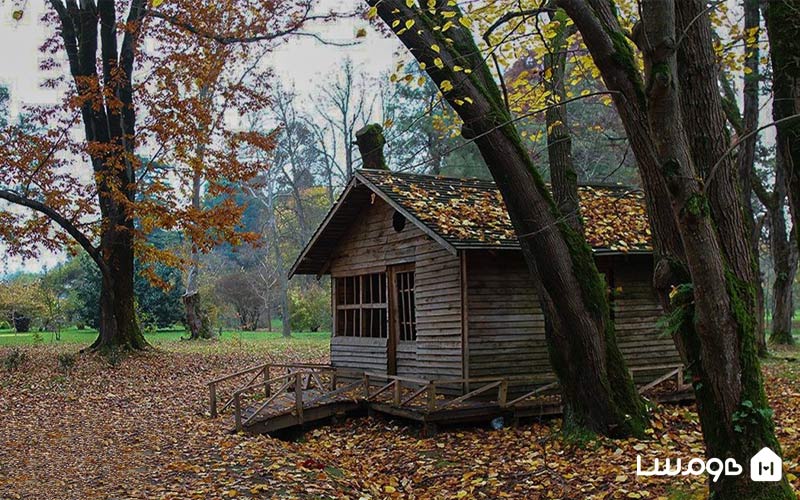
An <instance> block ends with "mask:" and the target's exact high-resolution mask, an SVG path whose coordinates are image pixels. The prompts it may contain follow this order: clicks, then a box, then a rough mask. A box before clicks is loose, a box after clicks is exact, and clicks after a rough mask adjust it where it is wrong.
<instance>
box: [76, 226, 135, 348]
mask: <svg viewBox="0 0 800 500" xmlns="http://www.w3.org/2000/svg"><path fill="white" fill-rule="evenodd" d="M101 248H102V250H103V259H104V261H105V262H106V263H107V266H108V268H109V270H110V272H103V273H102V282H101V283H102V284H101V288H100V325H99V327H98V330H99V332H98V336H97V339H96V340H95V341H94V343H93V344H92V345H91V347H90V349H95V350H99V351H101V352H108V351H112V350H119V349H122V350H127V349H134V350H139V349H145V348H147V347H148V343H147V341H146V340H145V338H144V335H143V334H142V331H141V330H140V329H139V324H138V323H137V321H136V309H135V300H134V287H133V283H134V265H133V240H132V238H131V236H130V233H129V232H128V230H127V229H121V230H120V229H117V230H115V231H107V232H105V233H104V234H103V236H102V244H101Z"/></svg>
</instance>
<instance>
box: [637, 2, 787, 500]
mask: <svg viewBox="0 0 800 500" xmlns="http://www.w3.org/2000/svg"><path fill="white" fill-rule="evenodd" d="M677 3H678V4H680V5H679V7H678V11H680V10H681V9H682V8H685V7H686V6H687V4H688V3H689V2H688V1H687V2H685V3H684V2H677ZM675 7H676V2H674V1H673V0H648V1H645V2H643V4H642V29H643V33H644V36H643V37H642V38H641V40H643V43H642V44H641V45H640V46H641V48H642V50H643V52H644V55H645V63H646V64H645V66H646V68H647V73H648V75H647V87H646V88H647V102H648V108H649V119H650V129H651V130H652V131H653V139H654V142H655V145H656V147H657V150H658V152H659V156H660V157H661V158H662V164H661V171H662V173H663V175H664V177H665V179H666V181H667V185H668V187H669V191H670V195H671V200H672V205H673V208H674V211H675V214H676V216H677V218H678V221H679V229H680V230H681V234H682V237H683V238H682V239H683V242H684V249H685V252H686V258H687V259H686V260H687V264H688V268H689V271H690V273H691V278H692V285H691V286H690V287H685V288H684V289H683V290H681V291H680V292H678V293H677V294H676V299H677V300H679V301H681V304H683V308H682V310H681V309H677V310H676V311H675V313H674V315H673V317H672V318H673V320H676V321H677V323H678V324H679V327H680V330H681V334H682V336H683V343H684V346H685V347H686V352H687V355H688V358H689V359H688V360H689V363H690V366H689V367H690V369H691V371H692V373H693V375H694V377H695V379H696V380H697V382H695V384H694V389H695V393H696V395H697V406H698V414H699V416H700V421H701V424H702V427H703V437H704V440H705V444H706V454H707V455H708V456H709V457H733V458H735V459H736V460H737V461H738V462H739V463H742V464H746V463H748V461H749V459H750V457H752V456H753V455H755V454H756V453H757V452H758V451H759V450H760V449H761V448H763V447H765V446H768V447H770V448H772V449H773V450H776V451H778V452H779V444H778V442H777V439H776V438H775V433H774V426H773V423H772V418H771V410H769V406H768V404H767V401H766V396H765V394H764V390H763V384H762V380H761V371H760V366H759V361H758V356H757V351H756V345H755V344H756V342H755V335H754V334H755V332H754V330H755V327H756V321H755V318H754V317H753V304H754V302H755V292H754V289H753V285H752V282H751V281H749V279H751V278H752V275H751V274H750V273H751V272H752V263H751V261H750V256H749V245H747V244H744V245H742V244H741V243H742V242H745V243H746V242H747V240H746V239H743V240H740V241H739V242H738V243H739V244H738V245H737V244H736V243H737V242H734V241H732V239H733V236H734V235H739V234H741V233H742V232H743V229H744V227H743V222H742V220H741V208H740V206H739V205H738V203H737V201H738V200H739V198H738V195H737V193H738V191H736V184H735V178H729V177H727V175H729V174H732V173H733V172H725V173H722V174H718V175H720V177H717V178H714V179H713V182H714V184H713V186H709V185H708V184H705V185H704V183H703V182H702V180H701V178H700V176H701V175H702V173H703V171H704V170H705V171H706V172H708V171H709V170H710V169H711V168H712V165H715V163H714V162H713V160H712V159H713V158H714V154H715V152H714V150H713V148H714V147H718V146H716V145H713V144H708V143H707V142H705V141H703V140H702V135H701V134H703V133H707V134H709V136H708V137H706V139H707V140H708V141H718V140H720V136H719V135H718V134H719V130H718V129H717V126H718V125H719V121H720V115H721V114H722V113H721V109H720V108H721V103H719V102H718V103H717V105H719V106H720V108H716V106H715V99H714V97H713V96H711V95H710V93H709V89H708V88H707V87H706V86H704V85H703V84H702V81H703V79H713V81H714V82H715V83H716V76H715V74H714V73H713V72H712V74H711V75H704V76H701V75H700V74H698V73H690V76H691V78H694V79H695V80H694V81H693V82H691V84H689V85H687V87H688V89H687V90H686V92H685V93H684V88H683V84H684V82H685V81H686V79H685V75H686V73H685V71H691V70H692V69H697V68H699V67H703V65H704V64H707V59H706V57H704V55H703V53H704V52H705V51H706V50H710V48H711V46H710V45H711V37H710V33H703V30H706V29H710V25H709V24H708V23H709V20H708V17H707V14H705V13H703V12H702V9H701V11H699V13H696V16H695V17H693V18H691V22H692V23H694V24H692V25H691V26H689V23H688V21H687V20H689V19H690V18H688V17H684V21H687V22H685V23H682V22H678V23H677V24H678V25H679V26H681V25H683V26H684V29H683V30H682V31H681V33H682V37H685V38H682V41H683V43H682V44H681V45H680V46H679V47H678V46H676V41H677V39H676V34H675V28H676V22H675V20H676V10H675ZM695 7H698V6H695ZM685 14H686V12H684V16H685ZM692 31H696V32H695V35H698V34H699V35H698V37H697V38H694V36H695V35H693V34H691V32H692ZM706 44H707V45H708V47H701V45H706ZM678 52H682V53H683V56H682V57H681V63H682V65H683V66H684V67H685V69H684V72H683V73H682V75H684V78H680V77H679V69H678V59H679V58H678V54H677V53H678ZM689 54H692V57H696V58H697V60H695V61H691V62H690V61H688V60H687V56H688V55H689ZM705 70H706V71H710V70H712V68H709V67H707V66H706V67H705ZM679 82H680V84H679ZM716 97H717V100H718V98H719V96H718V94H717V96H716ZM699 98H702V99H704V100H697V99H699ZM682 104H683V105H682ZM687 107H696V108H699V109H693V110H691V111H687ZM715 108H716V109H715ZM682 111H683V112H685V113H686V114H687V116H682ZM699 113H705V114H706V118H705V119H703V118H701V117H700V115H699ZM698 125H706V126H708V128H707V129H705V130H703V131H691V132H690V133H687V128H689V127H692V126H698ZM722 149H723V150H724V149H725V146H724V144H723V145H722ZM717 157H718V158H719V156H717ZM696 158H697V160H695V159H696ZM731 170H733V169H731ZM721 207H727V208H728V209H729V210H730V212H728V213H721V212H720V208H721ZM737 217H738V219H737ZM679 315H680V316H679ZM710 488H711V493H712V497H713V498H720V499H734V498H736V499H739V498H754V499H757V498H770V499H772V498H787V499H788V498H794V495H793V494H792V492H791V489H790V487H789V485H788V482H787V481H786V480H785V479H784V480H783V481H781V482H776V483H762V484H758V483H754V482H752V481H751V480H750V478H749V477H747V476H746V475H740V476H723V477H722V478H721V479H720V480H719V481H716V482H711V483H710Z"/></svg>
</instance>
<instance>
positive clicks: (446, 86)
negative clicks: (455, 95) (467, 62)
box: [440, 80, 453, 92]
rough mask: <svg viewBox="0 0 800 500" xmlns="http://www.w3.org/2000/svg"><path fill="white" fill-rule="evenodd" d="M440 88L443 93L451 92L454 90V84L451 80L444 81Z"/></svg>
mask: <svg viewBox="0 0 800 500" xmlns="http://www.w3.org/2000/svg"><path fill="white" fill-rule="evenodd" d="M440 87H441V89H442V92H450V91H451V90H453V84H452V83H451V82H450V80H443V81H442V83H441V85H440Z"/></svg>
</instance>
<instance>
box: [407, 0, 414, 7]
mask: <svg viewBox="0 0 800 500" xmlns="http://www.w3.org/2000/svg"><path fill="white" fill-rule="evenodd" d="M406 7H408V8H409V9H410V8H412V7H414V0H406Z"/></svg>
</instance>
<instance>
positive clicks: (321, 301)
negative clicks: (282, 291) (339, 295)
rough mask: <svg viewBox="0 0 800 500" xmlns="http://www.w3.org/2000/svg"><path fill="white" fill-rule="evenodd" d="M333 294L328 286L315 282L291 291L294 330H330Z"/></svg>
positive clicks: (290, 308)
mask: <svg viewBox="0 0 800 500" xmlns="http://www.w3.org/2000/svg"><path fill="white" fill-rule="evenodd" d="M330 304H331V296H330V293H329V292H328V289H327V287H325V288H323V287H322V286H321V285H319V284H317V283H313V284H311V285H309V286H307V287H304V288H302V289H295V290H290V291H289V311H290V316H289V318H290V323H291V326H292V330H293V331H300V332H318V331H320V330H330V327H331V309H330Z"/></svg>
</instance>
